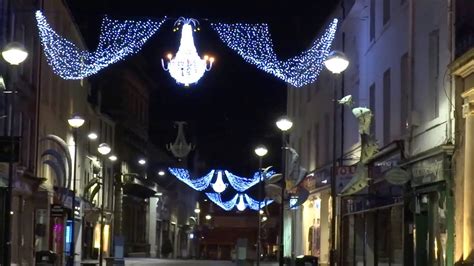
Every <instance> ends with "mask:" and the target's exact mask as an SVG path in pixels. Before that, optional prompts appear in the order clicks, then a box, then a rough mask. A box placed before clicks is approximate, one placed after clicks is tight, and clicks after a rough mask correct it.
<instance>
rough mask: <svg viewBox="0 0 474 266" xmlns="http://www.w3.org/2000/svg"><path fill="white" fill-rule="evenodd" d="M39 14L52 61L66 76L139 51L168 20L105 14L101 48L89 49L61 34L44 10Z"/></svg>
mask: <svg viewBox="0 0 474 266" xmlns="http://www.w3.org/2000/svg"><path fill="white" fill-rule="evenodd" d="M35 16H36V21H37V26H38V31H39V37H40V39H41V45H42V46H43V50H44V53H45V55H46V59H47V61H48V64H49V65H50V66H51V67H52V69H53V72H54V73H56V74H57V75H58V76H60V77H61V78H63V79H82V78H85V77H88V76H91V75H93V74H95V73H97V72H99V71H100V70H101V69H103V68H105V67H107V66H109V65H110V64H113V63H116V62H118V61H120V60H122V59H124V58H125V57H126V56H128V55H131V54H135V53H137V52H138V51H140V49H141V48H142V47H143V45H144V44H145V42H146V41H147V40H148V39H149V38H151V37H152V36H153V35H154V34H155V33H156V32H157V31H158V30H159V29H160V27H161V25H162V24H163V22H164V21H165V19H162V20H160V21H152V20H144V21H133V20H124V21H119V20H113V19H110V18H108V17H105V18H104V19H103V20H102V26H101V33H100V37H99V44H98V46H97V49H96V50H95V51H94V52H89V51H86V50H81V49H80V48H79V47H78V46H77V45H76V44H74V43H73V42H71V41H69V40H67V39H66V38H63V37H61V36H60V35H59V34H57V33H56V32H55V31H54V30H53V29H52V27H51V26H50V25H49V24H48V22H47V20H46V18H45V16H44V15H43V13H42V12H41V11H36V14H35Z"/></svg>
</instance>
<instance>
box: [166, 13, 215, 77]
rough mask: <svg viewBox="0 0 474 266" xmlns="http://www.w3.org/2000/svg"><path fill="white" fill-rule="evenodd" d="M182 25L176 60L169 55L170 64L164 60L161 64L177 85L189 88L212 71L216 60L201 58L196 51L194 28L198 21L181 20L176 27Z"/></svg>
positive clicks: (206, 57)
mask: <svg viewBox="0 0 474 266" xmlns="http://www.w3.org/2000/svg"><path fill="white" fill-rule="evenodd" d="M180 24H183V27H182V29H181V41H180V44H179V49H178V52H177V53H176V56H175V57H174V58H173V55H172V54H168V56H167V57H168V62H167V63H166V64H165V62H164V60H163V59H162V60H161V64H162V66H163V69H164V70H165V71H168V72H169V73H170V75H171V77H173V78H174V79H175V80H176V82H177V83H179V84H183V85H184V86H189V84H193V83H197V82H198V81H199V79H201V77H202V76H203V75H204V73H205V72H206V71H209V70H211V68H212V64H213V62H214V58H213V57H208V56H204V57H203V58H201V57H199V55H198V53H197V51H196V47H195V46H194V38H193V26H194V27H196V24H197V21H196V20H194V19H185V18H180V19H179V20H178V21H176V23H175V26H179V25H180Z"/></svg>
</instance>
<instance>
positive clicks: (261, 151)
mask: <svg viewBox="0 0 474 266" xmlns="http://www.w3.org/2000/svg"><path fill="white" fill-rule="evenodd" d="M267 153H268V150H267V148H266V147H265V146H263V145H259V146H257V148H255V154H257V156H258V171H259V172H260V178H259V182H258V199H259V200H260V201H259V204H258V211H257V219H258V229H257V266H260V246H261V242H262V241H261V230H262V219H261V218H260V210H261V209H262V207H261V202H262V201H261V200H262V185H263V184H262V181H263V169H262V167H263V166H262V159H263V156H265V155H267Z"/></svg>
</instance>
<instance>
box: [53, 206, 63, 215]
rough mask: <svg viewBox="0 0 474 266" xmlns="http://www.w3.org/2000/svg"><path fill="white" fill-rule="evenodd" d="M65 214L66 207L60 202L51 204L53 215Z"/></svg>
mask: <svg viewBox="0 0 474 266" xmlns="http://www.w3.org/2000/svg"><path fill="white" fill-rule="evenodd" d="M63 216H64V208H63V206H61V205H59V204H53V205H51V217H63Z"/></svg>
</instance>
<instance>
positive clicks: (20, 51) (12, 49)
mask: <svg viewBox="0 0 474 266" xmlns="http://www.w3.org/2000/svg"><path fill="white" fill-rule="evenodd" d="M2 57H3V59H4V60H5V61H6V62H7V63H8V64H10V66H11V69H12V78H11V82H10V83H11V85H10V87H11V91H9V92H11V95H12V96H11V113H10V125H9V128H10V130H9V134H10V161H9V164H8V189H7V195H6V202H5V213H4V215H5V217H4V221H5V225H4V230H3V231H4V232H3V237H4V239H3V243H4V245H5V246H4V248H3V252H4V254H3V263H2V264H3V265H10V263H11V261H10V260H11V254H10V252H11V232H10V231H11V230H10V228H11V218H12V217H11V215H12V206H11V202H12V192H13V164H14V163H15V161H14V157H15V153H16V152H15V137H14V136H13V133H14V132H13V128H14V121H15V94H16V89H15V85H14V82H15V78H16V66H18V65H19V64H21V63H22V62H23V61H25V59H26V58H27V57H28V51H26V49H25V47H24V46H23V45H22V44H21V43H17V42H12V43H9V44H8V45H7V46H5V47H4V49H3V51H2ZM5 92H6V91H5Z"/></svg>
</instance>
